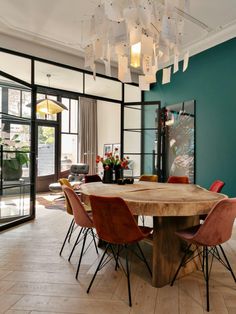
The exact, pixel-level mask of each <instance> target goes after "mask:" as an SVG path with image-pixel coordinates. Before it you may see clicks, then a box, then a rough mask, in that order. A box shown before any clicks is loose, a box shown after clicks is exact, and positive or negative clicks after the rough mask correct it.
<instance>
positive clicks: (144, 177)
mask: <svg viewBox="0 0 236 314" xmlns="http://www.w3.org/2000/svg"><path fill="white" fill-rule="evenodd" d="M139 181H149V182H157V181H158V176H157V175H156V174H152V175H146V174H143V175H141V176H140V178H139Z"/></svg>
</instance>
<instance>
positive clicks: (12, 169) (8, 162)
mask: <svg viewBox="0 0 236 314" xmlns="http://www.w3.org/2000/svg"><path fill="white" fill-rule="evenodd" d="M0 145H2V146H3V165H2V167H3V169H2V176H3V179H4V180H6V181H15V180H19V179H20V178H21V176H22V166H23V165H27V166H28V162H29V157H28V153H29V146H28V145H26V144H25V143H23V142H21V141H20V139H19V134H15V135H14V136H13V137H12V139H10V140H9V139H6V138H0Z"/></svg>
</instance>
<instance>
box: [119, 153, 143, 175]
mask: <svg viewBox="0 0 236 314" xmlns="http://www.w3.org/2000/svg"><path fill="white" fill-rule="evenodd" d="M124 156H125V157H126V156H129V163H128V169H127V170H126V169H124V170H123V175H124V177H132V176H133V177H139V176H140V165H141V155H129V154H125V155H124Z"/></svg>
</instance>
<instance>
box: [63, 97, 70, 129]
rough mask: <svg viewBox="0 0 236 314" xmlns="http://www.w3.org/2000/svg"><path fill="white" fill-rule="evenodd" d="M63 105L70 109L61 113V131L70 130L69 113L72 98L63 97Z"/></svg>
mask: <svg viewBox="0 0 236 314" xmlns="http://www.w3.org/2000/svg"><path fill="white" fill-rule="evenodd" d="M62 103H63V105H65V106H66V108H67V109H68V110H63V111H62V113H61V131H62V132H67V133H68V132H70V130H69V125H70V124H69V114H70V105H69V104H70V99H68V98H62Z"/></svg>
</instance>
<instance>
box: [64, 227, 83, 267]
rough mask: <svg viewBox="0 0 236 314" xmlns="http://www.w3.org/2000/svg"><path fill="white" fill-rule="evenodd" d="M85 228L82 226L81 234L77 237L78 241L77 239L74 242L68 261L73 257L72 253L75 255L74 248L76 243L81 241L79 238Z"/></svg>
mask: <svg viewBox="0 0 236 314" xmlns="http://www.w3.org/2000/svg"><path fill="white" fill-rule="evenodd" d="M83 229H84V228H81V229H80V231H79V234H78V236H77V238H76V241H75V243H74V246H73V248H72V250H71V252H70V256H69V258H68V262H70V259H71V257H72V255H73V253H74V250H75V247H76V245H77V244H78V241H79V238H80V235H81V233H82V231H83Z"/></svg>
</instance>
